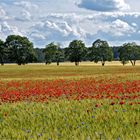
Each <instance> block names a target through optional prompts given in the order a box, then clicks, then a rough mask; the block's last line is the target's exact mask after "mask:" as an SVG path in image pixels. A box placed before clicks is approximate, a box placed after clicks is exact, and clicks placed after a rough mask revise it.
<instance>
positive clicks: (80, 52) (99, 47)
mask: <svg viewBox="0 0 140 140" xmlns="http://www.w3.org/2000/svg"><path fill="white" fill-rule="evenodd" d="M112 60H119V61H120V62H121V63H122V64H123V65H125V64H127V63H128V62H131V64H132V66H135V64H136V61H137V60H140V46H138V45H137V44H136V43H134V42H132V43H125V44H123V45H122V46H119V47H110V46H109V44H108V42H107V41H104V40H100V39H98V40H96V41H95V42H93V43H92V45H91V47H86V46H85V43H84V42H83V41H81V40H73V41H72V42H70V43H69V46H68V47H66V48H61V46H60V44H59V43H54V42H52V43H50V44H48V45H46V47H45V49H42V48H34V46H33V43H32V42H30V41H29V39H28V38H27V37H22V36H19V35H10V36H8V37H7V38H6V40H5V42H4V41H2V40H1V39H0V63H1V65H4V63H17V64H18V65H22V64H23V65H25V64H27V63H32V62H36V63H46V64H51V63H52V62H56V64H57V65H59V63H60V62H65V61H70V62H74V63H75V65H76V66H78V65H79V63H80V62H81V61H93V62H95V63H98V62H99V61H100V62H101V64H102V66H104V65H105V63H106V61H112Z"/></svg>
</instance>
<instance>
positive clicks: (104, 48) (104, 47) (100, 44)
mask: <svg viewBox="0 0 140 140" xmlns="http://www.w3.org/2000/svg"><path fill="white" fill-rule="evenodd" d="M89 58H90V61H94V62H95V63H98V62H99V61H101V63H102V66H104V65H105V62H106V61H112V59H113V52H112V49H111V48H110V47H109V45H108V43H107V41H103V40H100V39H98V40H96V41H95V42H94V43H93V44H92V47H91V48H89Z"/></svg>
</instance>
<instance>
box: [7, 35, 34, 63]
mask: <svg viewBox="0 0 140 140" xmlns="http://www.w3.org/2000/svg"><path fill="white" fill-rule="evenodd" d="M5 45H6V46H7V48H8V57H9V59H10V60H11V62H14V63H17V64H18V65H21V64H27V63H29V62H33V61H35V59H36V57H35V52H34V49H33V43H32V42H30V41H29V39H28V38H27V37H22V36H19V35H10V36H8V37H7V39H6V42H5Z"/></svg>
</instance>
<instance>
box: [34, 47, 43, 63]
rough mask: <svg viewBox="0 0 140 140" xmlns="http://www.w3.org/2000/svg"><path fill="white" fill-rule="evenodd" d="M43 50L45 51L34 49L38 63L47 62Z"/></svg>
mask: <svg viewBox="0 0 140 140" xmlns="http://www.w3.org/2000/svg"><path fill="white" fill-rule="evenodd" d="M43 50H44V49H42V48H35V49H34V51H35V54H36V58H37V62H38V63H44V62H45V54H44V53H43Z"/></svg>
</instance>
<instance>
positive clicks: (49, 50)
mask: <svg viewBox="0 0 140 140" xmlns="http://www.w3.org/2000/svg"><path fill="white" fill-rule="evenodd" d="M43 52H44V54H45V61H46V64H50V63H52V62H57V65H59V63H60V62H61V61H63V59H64V53H63V50H62V49H61V48H60V45H59V44H55V43H54V42H52V43H50V44H48V45H47V46H46V48H45V49H44V51H43Z"/></svg>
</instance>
